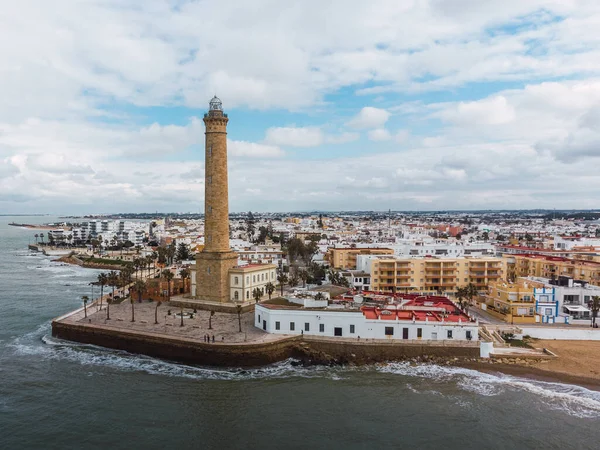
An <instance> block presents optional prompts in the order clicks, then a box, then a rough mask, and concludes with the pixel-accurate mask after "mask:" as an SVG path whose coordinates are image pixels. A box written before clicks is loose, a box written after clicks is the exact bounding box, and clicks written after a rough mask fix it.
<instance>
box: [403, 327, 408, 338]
mask: <svg viewBox="0 0 600 450" xmlns="http://www.w3.org/2000/svg"><path fill="white" fill-rule="evenodd" d="M402 339H408V328H402Z"/></svg>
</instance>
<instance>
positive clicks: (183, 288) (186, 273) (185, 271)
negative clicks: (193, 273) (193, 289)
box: [179, 267, 190, 294]
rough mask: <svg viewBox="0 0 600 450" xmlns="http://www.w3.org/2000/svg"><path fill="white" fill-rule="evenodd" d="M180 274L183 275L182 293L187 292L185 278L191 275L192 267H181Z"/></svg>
mask: <svg viewBox="0 0 600 450" xmlns="http://www.w3.org/2000/svg"><path fill="white" fill-rule="evenodd" d="M179 276H180V277H181V284H182V288H181V293H182V294H185V280H186V279H188V278H189V277H190V269H188V268H187V267H186V268H184V269H181V270H180V271H179Z"/></svg>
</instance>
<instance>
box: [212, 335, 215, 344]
mask: <svg viewBox="0 0 600 450" xmlns="http://www.w3.org/2000/svg"><path fill="white" fill-rule="evenodd" d="M212 341H213V344H214V343H215V335H214V334H213V335H212Z"/></svg>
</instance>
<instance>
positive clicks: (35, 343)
mask: <svg viewBox="0 0 600 450" xmlns="http://www.w3.org/2000/svg"><path fill="white" fill-rule="evenodd" d="M49 329H50V324H43V325H40V326H39V327H38V328H37V329H36V330H35V331H32V332H30V333H27V334H26V335H23V336H21V337H19V338H16V339H14V340H13V342H12V343H10V344H9V347H11V348H12V349H13V351H14V352H15V354H18V355H23V356H37V357H40V358H47V359H61V360H67V361H71V362H74V363H78V364H81V365H85V366H91V367H98V368H101V367H109V368H112V369H116V370H122V371H135V372H145V373H148V374H153V375H163V376H175V377H182V378H190V379H205V380H253V379H256V380H260V379H274V378H290V377H301V378H328V379H331V380H342V379H344V377H343V373H344V372H345V370H344V369H342V368H333V369H332V368H329V367H324V366H314V367H300V366H296V365H295V364H294V361H293V360H291V359H290V360H286V361H282V362H280V363H276V364H272V365H270V366H266V367H261V368H253V369H240V368H236V369H220V368H209V367H198V366H191V365H186V364H179V363H172V362H169V361H164V360H160V359H155V358H151V357H148V356H144V355H136V354H131V353H127V352H124V351H118V350H111V349H107V348H103V347H98V346H95V345H89V344H80V343H74V342H70V341H63V340H61V339H56V338H54V337H52V336H50V335H49ZM40 341H41V342H40ZM44 344H45V345H44Z"/></svg>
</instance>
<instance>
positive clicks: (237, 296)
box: [233, 291, 240, 300]
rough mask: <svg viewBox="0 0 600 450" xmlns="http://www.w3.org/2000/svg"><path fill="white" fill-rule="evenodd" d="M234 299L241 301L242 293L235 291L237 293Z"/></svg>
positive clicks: (234, 294)
mask: <svg viewBox="0 0 600 450" xmlns="http://www.w3.org/2000/svg"><path fill="white" fill-rule="evenodd" d="M233 299H234V300H239V299H240V293H239V292H238V291H235V292H234V293H233Z"/></svg>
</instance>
